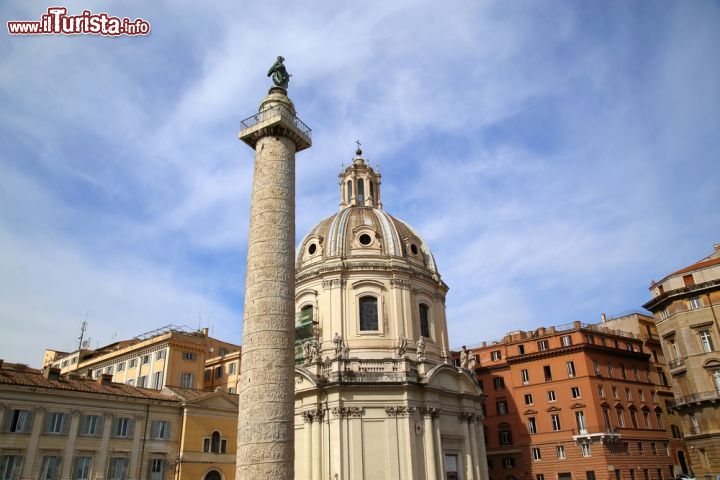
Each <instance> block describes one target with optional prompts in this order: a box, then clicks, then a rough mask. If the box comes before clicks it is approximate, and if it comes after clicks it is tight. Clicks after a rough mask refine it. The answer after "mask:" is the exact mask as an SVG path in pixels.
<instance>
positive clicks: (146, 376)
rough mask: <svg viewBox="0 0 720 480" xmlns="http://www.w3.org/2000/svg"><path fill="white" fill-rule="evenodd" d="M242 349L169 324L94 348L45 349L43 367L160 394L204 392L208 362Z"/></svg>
mask: <svg viewBox="0 0 720 480" xmlns="http://www.w3.org/2000/svg"><path fill="white" fill-rule="evenodd" d="M239 351H240V346H238V345H234V344H232V343H228V342H223V341H220V340H217V339H215V338H212V337H210V336H209V335H208V329H207V328H203V329H201V330H198V331H191V330H188V329H186V328H183V327H178V326H175V325H168V326H165V327H162V328H159V329H156V330H153V331H151V332H148V333H145V334H142V335H139V336H137V337H135V338H133V339H131V340H123V341H119V342H114V343H111V344H109V345H106V346H104V347H101V348H98V349H95V350H91V349H83V350H76V351H74V352H70V353H65V352H58V351H55V350H46V351H45V356H44V359H43V367H46V366H49V365H51V366H53V367H55V368H59V369H60V372H61V373H67V372H71V371H75V372H79V373H81V374H82V375H85V376H89V377H92V378H99V377H100V376H101V375H103V374H107V375H111V376H112V381H113V382H117V383H125V384H127V385H130V386H137V387H142V388H153V389H156V390H160V389H162V388H163V387H164V386H177V387H182V388H203V387H204V383H205V382H204V371H205V361H206V360H207V359H209V358H213V357H220V358H222V357H224V356H226V355H228V354H230V353H233V352H239Z"/></svg>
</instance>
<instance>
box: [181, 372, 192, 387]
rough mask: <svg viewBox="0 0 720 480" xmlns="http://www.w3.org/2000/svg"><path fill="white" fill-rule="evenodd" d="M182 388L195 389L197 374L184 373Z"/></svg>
mask: <svg viewBox="0 0 720 480" xmlns="http://www.w3.org/2000/svg"><path fill="white" fill-rule="evenodd" d="M180 386H181V387H183V388H195V374H194V373H190V372H182V373H181V374H180Z"/></svg>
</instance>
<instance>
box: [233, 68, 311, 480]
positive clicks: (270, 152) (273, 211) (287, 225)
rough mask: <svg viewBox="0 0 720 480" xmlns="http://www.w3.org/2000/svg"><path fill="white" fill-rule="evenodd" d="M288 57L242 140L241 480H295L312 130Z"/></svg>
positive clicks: (276, 71)
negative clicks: (301, 243)
mask: <svg viewBox="0 0 720 480" xmlns="http://www.w3.org/2000/svg"><path fill="white" fill-rule="evenodd" d="M283 60H284V59H283V58H282V57H278V59H277V62H275V64H274V65H273V66H272V68H270V71H269V72H268V76H272V79H273V82H274V83H275V86H273V87H272V88H271V89H270V91H269V92H268V95H267V96H266V97H265V98H264V99H263V101H262V103H261V104H260V110H259V112H258V113H257V114H256V115H253V116H252V117H250V118H248V119H246V120H244V121H243V122H242V130H241V131H240V134H239V138H240V140H242V141H243V142H245V143H246V144H248V145H249V146H250V147H252V148H253V149H254V150H255V173H254V176H253V189H252V206H251V209H250V235H249V240H248V255H247V274H246V283H245V314H244V329H243V345H242V361H241V362H240V363H241V367H240V381H239V383H238V394H239V402H240V405H239V412H238V445H237V475H236V478H237V479H238V480H245V479H251V480H260V479H266V478H272V479H283V480H291V479H292V478H293V477H294V474H293V452H294V430H293V428H294V427H293V418H294V373H293V372H294V365H295V364H294V358H295V353H294V342H295V330H294V326H295V313H294V311H295V258H294V243H295V152H298V151H300V150H304V149H306V148H308V147H310V145H311V141H310V129H309V128H308V127H307V126H306V125H305V124H304V123H303V122H301V121H300V119H299V118H297V116H296V115H295V107H294V105H293V103H292V102H291V101H290V99H289V98H288V97H287V86H288V81H289V80H290V75H289V74H288V73H287V71H286V70H285V66H284V65H283Z"/></svg>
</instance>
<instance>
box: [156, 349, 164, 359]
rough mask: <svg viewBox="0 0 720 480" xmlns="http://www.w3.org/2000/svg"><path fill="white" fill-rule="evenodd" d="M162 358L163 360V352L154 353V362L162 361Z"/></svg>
mask: <svg viewBox="0 0 720 480" xmlns="http://www.w3.org/2000/svg"><path fill="white" fill-rule="evenodd" d="M163 358H165V350H158V351H157V352H155V360H162V359H163Z"/></svg>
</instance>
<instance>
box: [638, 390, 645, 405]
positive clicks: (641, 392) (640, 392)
mask: <svg viewBox="0 0 720 480" xmlns="http://www.w3.org/2000/svg"><path fill="white" fill-rule="evenodd" d="M638 399H640V401H641V402H644V401H645V391H644V390H643V389H642V388H638Z"/></svg>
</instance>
